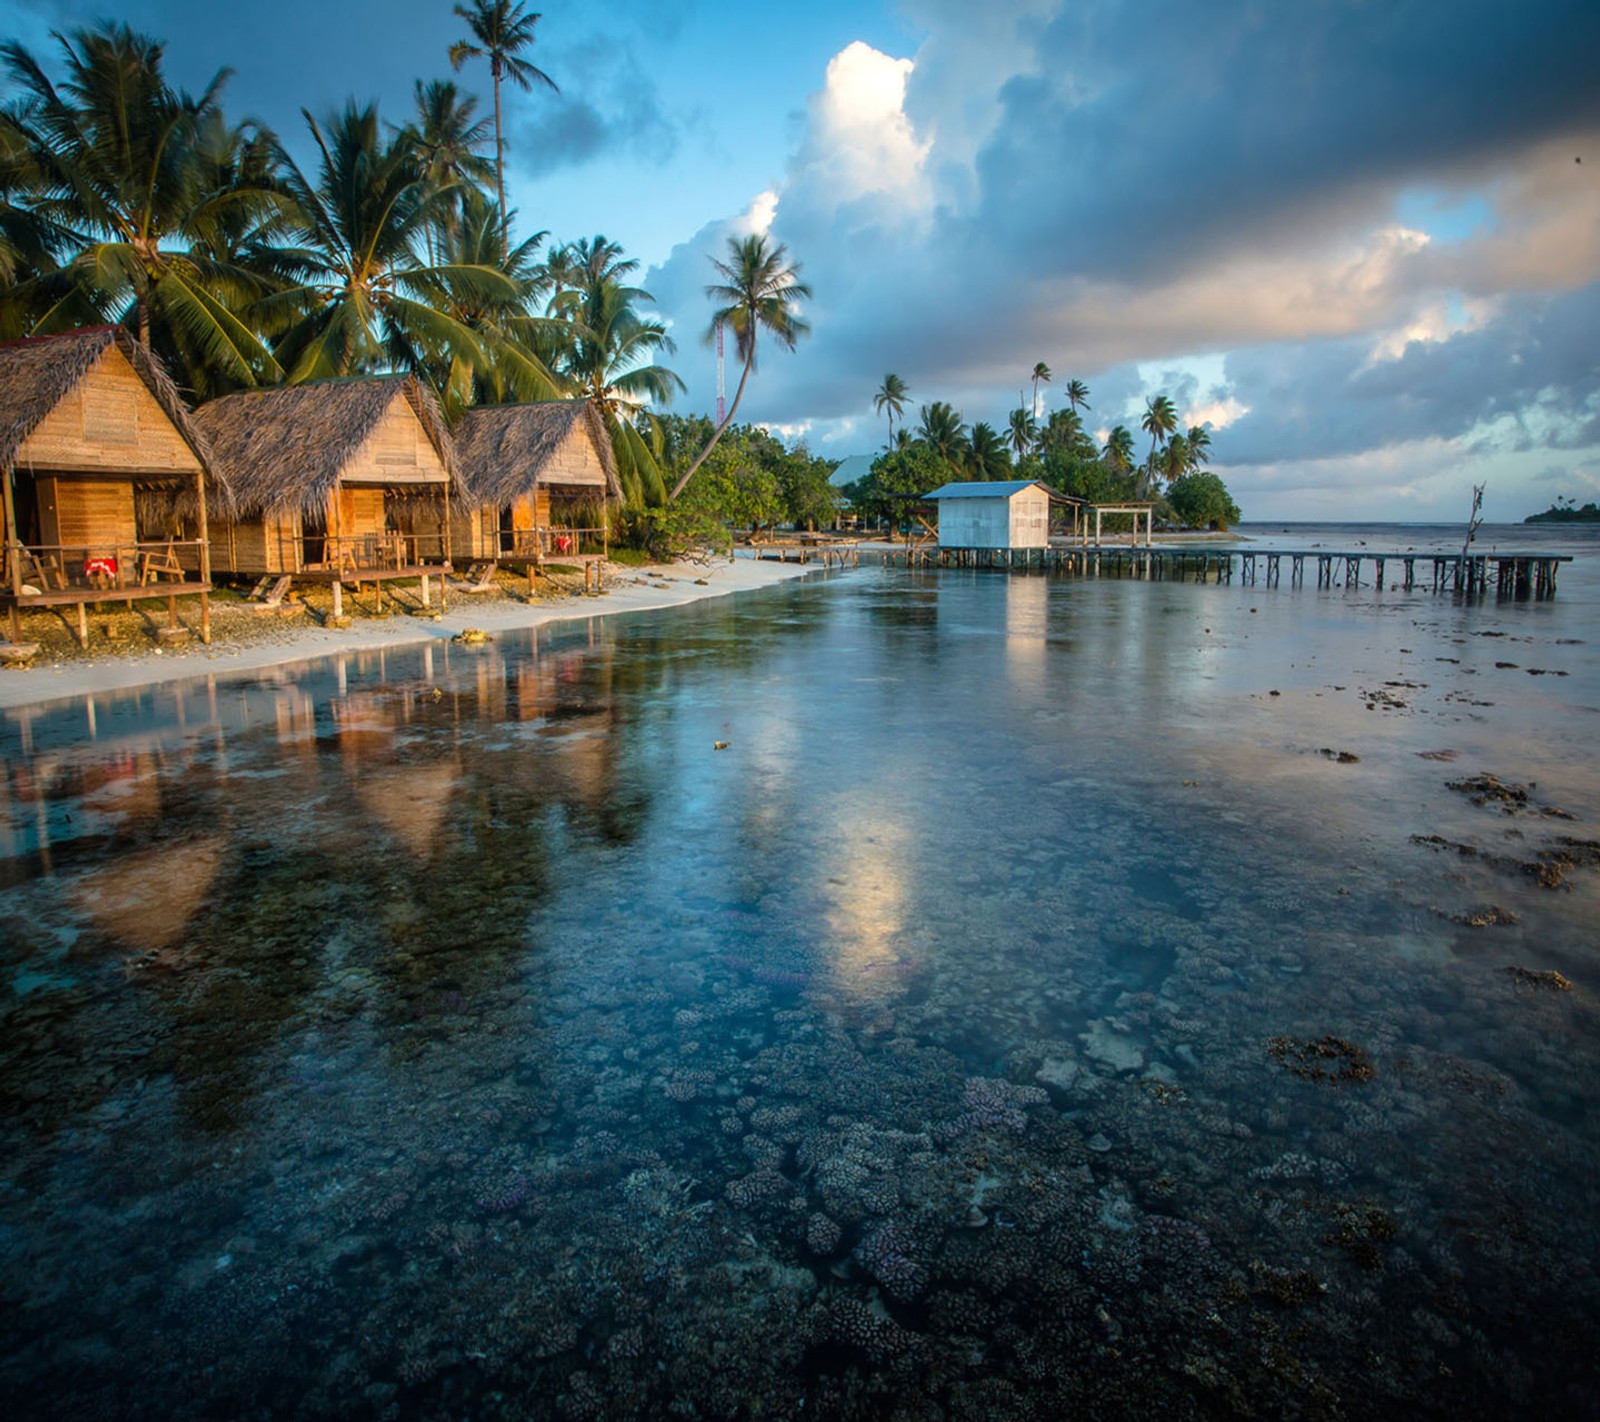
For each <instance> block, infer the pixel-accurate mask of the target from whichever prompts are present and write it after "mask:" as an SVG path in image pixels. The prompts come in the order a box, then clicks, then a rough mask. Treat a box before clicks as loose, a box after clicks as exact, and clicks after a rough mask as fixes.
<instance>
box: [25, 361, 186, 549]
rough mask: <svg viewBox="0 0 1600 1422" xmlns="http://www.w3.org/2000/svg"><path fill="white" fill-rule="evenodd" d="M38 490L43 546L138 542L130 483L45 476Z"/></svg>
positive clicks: (40, 481)
mask: <svg viewBox="0 0 1600 1422" xmlns="http://www.w3.org/2000/svg"><path fill="white" fill-rule="evenodd" d="M141 388H142V387H141ZM186 447H187V446H186ZM38 489H39V533H40V541H41V542H42V543H44V544H46V545H49V544H60V545H62V546H64V547H68V548H82V547H91V546H94V547H106V548H113V547H116V546H117V545H118V544H128V543H133V542H135V541H136V540H137V538H138V521H137V519H136V517H135V515H134V507H133V485H132V483H130V482H128V481H126V480H122V479H61V478H56V477H55V476H53V475H45V476H42V477H41V478H40V479H39V481H38Z"/></svg>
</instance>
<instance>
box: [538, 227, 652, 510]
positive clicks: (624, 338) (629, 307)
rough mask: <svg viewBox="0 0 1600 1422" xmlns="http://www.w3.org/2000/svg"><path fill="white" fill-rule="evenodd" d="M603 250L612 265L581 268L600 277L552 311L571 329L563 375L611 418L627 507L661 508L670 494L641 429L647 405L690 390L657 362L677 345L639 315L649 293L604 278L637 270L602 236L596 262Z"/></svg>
mask: <svg viewBox="0 0 1600 1422" xmlns="http://www.w3.org/2000/svg"><path fill="white" fill-rule="evenodd" d="M577 245H582V244H577ZM602 249H604V250H605V251H608V252H609V254H610V256H609V259H608V260H605V261H601V262H598V263H584V264H581V265H586V266H588V269H589V270H592V271H595V272H598V273H599V274H598V275H596V276H593V277H585V278H584V279H583V280H582V283H581V284H580V285H577V286H573V287H569V288H567V289H566V290H565V291H563V292H562V294H561V296H560V297H559V298H558V299H557V301H556V302H555V303H553V306H552V310H554V311H555V312H556V314H557V315H558V316H559V317H561V318H562V319H564V320H565V321H566V322H567V324H568V331H569V337H568V341H567V348H566V353H565V355H564V357H563V360H562V364H561V373H562V374H563V375H565V376H566V378H567V379H568V380H569V381H571V382H572V384H573V386H574V387H575V388H576V390H577V391H578V393H579V394H581V395H582V396H584V397H585V398H586V399H588V400H591V401H593V403H594V405H595V407H596V408H597V409H598V410H599V411H600V414H601V417H602V418H603V419H604V420H605V422H606V428H607V429H608V430H609V431H610V433H611V443H612V447H613V449H614V450H615V451H616V457H617V473H618V475H619V476H620V478H621V480H622V485H623V495H624V499H625V501H626V502H627V504H628V505H629V506H630V507H633V508H638V507H641V506H642V505H644V504H660V503H662V502H664V501H665V494H664V489H663V485H662V480H661V468H660V463H659V459H658V455H657V452H656V451H655V450H653V449H652V448H651V445H650V444H649V443H647V442H646V441H645V440H644V439H643V438H642V437H641V435H640V434H639V430H638V424H639V422H640V420H641V418H642V417H643V413H644V406H645V403H646V402H647V401H656V402H659V403H661V404H665V403H667V402H668V401H670V400H671V399H672V397H673V396H674V395H675V394H677V393H678V392H679V391H681V390H682V389H683V388H684V385H683V381H682V380H680V379H679V378H678V376H677V375H676V374H675V373H674V372H673V371H671V370H669V369H668V368H667V367H666V366H664V365H661V364H659V363H658V362H657V357H658V356H659V355H662V354H671V352H672V351H673V350H674V349H675V347H674V345H673V342H672V338H671V337H670V336H669V335H668V334H667V328H666V327H665V326H664V325H662V324H661V322H659V321H656V320H653V319H650V318H648V317H646V316H644V315H642V314H641V313H640V311H639V309H638V307H639V304H640V303H642V302H646V301H650V300H651V299H652V298H651V296H650V293H649V292H647V291H643V290H641V289H640V288H639V287H635V286H627V285H624V284H623V283H622V282H620V281H618V280H616V278H615V277H614V276H608V275H606V274H605V269H606V267H607V266H608V265H609V266H611V267H612V268H613V269H614V270H624V271H631V270H632V268H633V267H634V266H635V265H636V264H635V263H633V262H626V261H619V260H618V259H619V258H620V257H621V252H622V249H621V248H620V247H617V246H615V245H614V244H611V243H607V242H606V241H605V239H604V238H596V239H595V242H594V244H592V245H589V246H587V247H585V251H586V253H587V254H588V256H589V257H590V258H592V257H593V256H594V255H595V253H596V252H597V251H601V250H602Z"/></svg>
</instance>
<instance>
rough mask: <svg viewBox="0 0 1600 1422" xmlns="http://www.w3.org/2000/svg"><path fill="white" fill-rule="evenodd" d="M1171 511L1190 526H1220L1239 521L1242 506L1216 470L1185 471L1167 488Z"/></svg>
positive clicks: (1225, 526) (1224, 526)
mask: <svg viewBox="0 0 1600 1422" xmlns="http://www.w3.org/2000/svg"><path fill="white" fill-rule="evenodd" d="M1167 502H1168V503H1169V504H1171V505H1172V511H1173V512H1174V513H1175V514H1177V515H1178V517H1179V518H1180V519H1182V520H1183V522H1184V523H1186V524H1187V525H1188V526H1189V527H1190V528H1221V529H1226V528H1228V527H1229V525H1230V524H1235V523H1238V521H1239V518H1240V514H1239V506H1238V505H1237V504H1235V503H1234V501H1233V498H1232V496H1231V495H1230V494H1229V493H1228V489H1227V486H1226V485H1225V484H1224V483H1223V482H1222V480H1221V479H1219V478H1218V477H1217V476H1216V475H1215V474H1212V473H1210V472H1209V471H1207V472H1204V473H1199V472H1197V473H1193V474H1186V475H1184V476H1183V478H1181V479H1179V480H1178V481H1177V482H1176V483H1174V484H1173V486H1172V487H1171V488H1170V489H1168V490H1167Z"/></svg>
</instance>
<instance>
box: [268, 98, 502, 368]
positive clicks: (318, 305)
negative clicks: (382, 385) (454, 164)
mask: <svg viewBox="0 0 1600 1422" xmlns="http://www.w3.org/2000/svg"><path fill="white" fill-rule="evenodd" d="M301 112H302V113H304V114H305V120H306V123H307V125H308V126H309V127H310V129H311V137H312V141H313V142H314V143H315V145H316V148H317V152H318V154H319V163H318V166H317V168H316V172H315V177H314V178H308V177H307V176H306V175H305V174H303V173H302V172H301V171H300V169H299V168H298V167H297V166H296V165H295V163H294V162H293V160H292V159H290V158H289V157H288V155H287V154H284V155H282V161H283V164H284V169H285V175H286V176H285V179H284V183H285V186H286V188H287V190H288V193H289V195H290V197H291V198H292V199H293V202H294V205H295V209H296V217H295V225H296V227H297V228H298V234H297V235H298V236H299V239H300V243H299V248H300V260H301V275H300V279H299V280H298V281H297V282H296V283H295V284H294V286H292V287H290V288H289V289H288V290H285V291H282V292H279V293H276V294H275V295H272V296H269V297H267V298H266V299H265V300H263V301H262V302H260V303H258V305H257V308H256V311H257V313H258V315H259V316H260V317H261V319H263V320H268V321H270V320H271V319H272V318H273V317H274V316H275V315H278V314H279V313H286V314H287V315H288V316H289V317H290V318H291V319H290V321H289V324H288V329H287V330H286V331H285V333H284V335H283V337H282V339H281V340H280V342H279V344H278V349H277V354H278V359H279V360H280V362H281V363H282V364H283V367H284V369H285V370H286V372H287V378H288V380H289V381H290V382H291V383H294V384H298V383H300V382H302V381H307V380H320V379H324V378H326V377H328V376H337V375H353V374H359V373H362V372H365V371H372V370H396V369H398V370H409V371H426V370H429V369H437V368H438V367H439V366H440V365H441V364H444V365H448V364H449V363H450V362H451V361H452V360H454V359H456V358H460V359H463V360H465V361H467V362H468V363H469V364H470V365H471V366H472V368H473V369H474V370H487V369H488V367H489V360H488V357H487V354H486V353H485V351H484V347H483V344H482V342H481V341H480V340H479V339H478V337H477V335H476V334H475V333H474V332H473V330H472V329H471V327H470V326H468V325H467V324H465V323H464V322H463V321H462V320H460V319H459V318H458V317H457V316H455V315H452V314H451V308H452V306H455V305H459V304H460V303H461V302H462V301H463V300H474V301H481V302H497V301H502V302H509V301H515V300H516V299H517V298H518V296H519V292H518V289H517V286H516V284H515V283H514V282H513V281H512V280H511V279H509V278H508V277H507V276H506V275H505V273H504V272H503V271H501V270H499V269H498V268H497V267H496V266H491V265H488V264H485V263H473V262H453V263H435V264H433V265H425V264H424V263H423V262H422V261H420V260H419V259H418V257H417V252H416V243H417V240H418V238H419V237H420V236H421V234H422V233H423V232H424V231H425V230H426V229H427V227H428V225H429V224H430V223H431V222H434V221H435V220H436V219H437V218H438V216H439V214H440V212H441V211H442V210H443V208H444V207H445V205H446V204H447V203H448V201H449V200H450V195H451V190H450V189H448V188H437V187H433V186H432V185H430V184H429V183H427V182H426V181H425V180H424V179H423V176H422V170H421V167H420V165H419V163H418V161H417V154H416V151H415V149H414V148H413V146H412V145H411V144H410V143H409V142H408V141H407V140H406V138H405V137H404V136H403V135H402V136H399V137H396V138H395V139H394V140H393V141H391V142H390V143H388V144H385V143H384V142H383V140H382V138H381V136H380V134H379V126H378V112H377V109H376V107H375V106H372V105H368V106H367V107H365V108H358V107H357V106H356V105H355V104H353V103H351V104H347V105H346V106H345V108H344V110H343V111H342V112H341V113H338V114H335V115H333V116H332V117H330V119H329V120H328V127H327V132H326V134H324V132H323V129H322V126H321V125H319V124H318V123H317V121H316V120H315V119H314V118H312V116H311V115H310V114H309V113H305V111H304V110H302V111H301Z"/></svg>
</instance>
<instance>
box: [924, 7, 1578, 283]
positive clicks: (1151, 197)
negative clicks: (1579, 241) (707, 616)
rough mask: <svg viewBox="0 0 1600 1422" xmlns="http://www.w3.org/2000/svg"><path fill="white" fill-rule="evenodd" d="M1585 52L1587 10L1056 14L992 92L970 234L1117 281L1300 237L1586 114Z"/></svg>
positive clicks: (1055, 265)
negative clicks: (1017, 69) (1260, 242)
mask: <svg viewBox="0 0 1600 1422" xmlns="http://www.w3.org/2000/svg"><path fill="white" fill-rule="evenodd" d="M1596 53H1600V6H1597V5H1595V4H1593V3H1589V0H1584V3H1570V4H1569V3H1550V4H1519V5H1508V4H1506V3H1504V0H1465V3H1459V4H1452V5H1449V6H1441V5H1423V4H1368V3H1358V0H1333V2H1332V3H1325V4H1316V5H1268V6H1244V5H1240V4H1238V3H1222V0H1209V2H1208V3H1198V4H1197V3H1194V0H1183V3H1169V0H1150V3H1131V4H1124V5H1073V6H1068V7H1064V8H1063V10H1062V11H1061V13H1060V14H1059V15H1058V16H1057V17H1056V18H1055V19H1054V20H1053V21H1051V22H1050V23H1049V24H1047V25H1045V26H1044V27H1043V28H1042V30H1041V31H1040V35H1039V44H1038V55H1039V61H1040V69H1041V72H1040V73H1039V74H1037V75H1029V76H1023V77H1018V78H1015V79H1013V80H1011V81H1010V82H1009V83H1008V84H1006V85H1005V86H1004V88H1003V89H1002V91H1001V96H1000V101H1001V108H1002V118H1001V121H1000V124H999V127H998V128H997V130H996V131H995V133H994V135H993V138H992V140H991V141H990V143H989V144H988V145H987V147H986V148H985V150H984V151H983V153H982V154H981V156H980V159H979V164H978V172H979V178H980V181H981V184H982V189H983V195H984V197H983V203H982V217H983V221H982V224H981V228H980V232H981V236H982V237H983V238H984V239H986V240H987V241H990V242H993V243H995V244H997V245H1001V246H1004V247H1007V248H1009V249H1011V250H1021V249H1026V250H1029V251H1031V252H1032V253H1033V254H1034V256H1035V257H1036V258H1037V259H1038V261H1039V262H1040V263H1041V265H1042V268H1043V269H1044V270H1046V271H1063V272H1081V271H1083V270H1089V271H1094V272H1100V273H1108V272H1109V273H1116V274H1120V275H1140V274H1149V273H1150V272H1151V271H1152V269H1157V270H1165V271H1170V270H1171V269H1172V268H1173V267H1174V266H1175V265H1181V264H1184V263H1187V262H1192V261H1194V260H1196V259H1198V258H1200V257H1202V256H1204V255H1205V254H1206V253H1207V252H1208V251H1209V250H1210V249H1213V248H1215V247H1216V246H1218V245H1222V244H1226V245H1236V244H1239V243H1240V242H1242V241H1248V240H1249V235H1250V233H1251V229H1252V228H1253V227H1255V226H1257V225H1258V224H1261V223H1268V224H1271V225H1272V226H1273V227H1275V228H1282V227H1288V228H1290V229H1293V227H1295V226H1296V225H1298V226H1299V227H1300V228H1301V230H1303V231H1304V233H1305V234H1306V235H1307V236H1309V235H1312V234H1314V233H1315V231H1316V230H1317V227H1318V226H1319V225H1320V223H1321V222H1322V221H1323V220H1324V215H1325V213H1326V211H1327V209H1328V208H1329V207H1330V206H1332V205H1339V206H1341V207H1344V208H1346V209H1348V208H1350V207H1351V206H1355V207H1363V206H1364V207H1366V208H1368V209H1370V210H1371V211H1373V212H1375V213H1376V212H1381V211H1382V210H1384V208H1385V206H1386V205H1387V203H1388V201H1389V195H1390V194H1392V192H1393V190H1394V188H1395V186H1396V185H1397V184H1401V183H1404V182H1406V181H1409V180H1411V179H1414V178H1416V177H1419V176H1421V175H1424V174H1426V175H1430V176H1434V177H1438V176H1439V175H1441V174H1448V173H1451V172H1456V173H1461V174H1467V173H1470V172H1471V171H1472V170H1474V169H1477V168H1480V167H1481V166H1482V165H1484V164H1485V163H1487V162H1490V161H1493V160H1494V159H1495V158H1496V157H1504V156H1505V155H1507V154H1509V153H1512V152H1515V151H1517V150H1519V149H1521V148H1524V147H1526V146H1528V145H1530V144H1531V143H1533V142H1535V141H1536V140H1538V139H1540V138H1542V137H1544V136H1547V135H1550V134H1553V133H1559V132H1565V131H1573V130H1579V129H1583V128H1585V127H1593V126H1595V125H1597V124H1600V86H1597V85H1596V84H1595V82H1594V76H1593V57H1594V55H1595V54H1596ZM911 97H912V98H913V99H914V97H915V85H914V84H913V89H912V96H911ZM912 108H913V111H914V104H912ZM1284 235H1288V234H1287V233H1286V234H1284Z"/></svg>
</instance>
